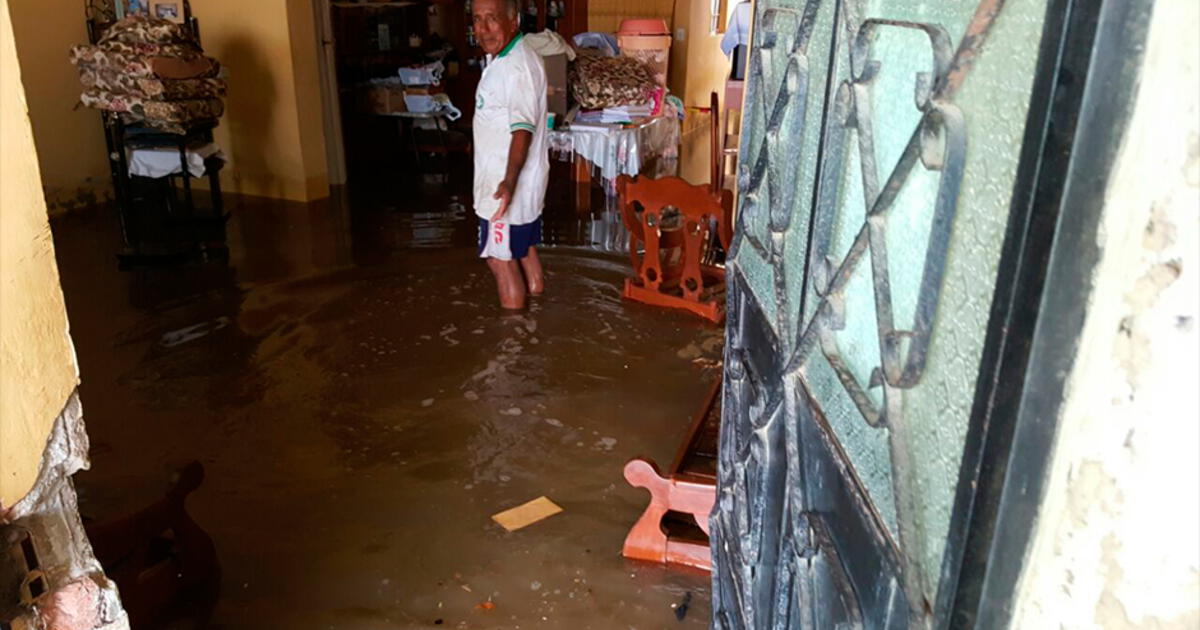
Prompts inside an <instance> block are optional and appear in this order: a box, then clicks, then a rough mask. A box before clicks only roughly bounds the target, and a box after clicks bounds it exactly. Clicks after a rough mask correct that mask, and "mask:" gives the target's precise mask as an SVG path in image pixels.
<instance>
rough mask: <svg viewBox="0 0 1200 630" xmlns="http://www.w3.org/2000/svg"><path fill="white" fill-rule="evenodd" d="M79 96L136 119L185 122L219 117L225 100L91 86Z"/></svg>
mask: <svg viewBox="0 0 1200 630" xmlns="http://www.w3.org/2000/svg"><path fill="white" fill-rule="evenodd" d="M80 100H81V101H83V104H84V105H87V106H88V107H92V108H95V109H103V110H107V111H110V112H120V113H124V114H132V115H133V116H134V117H136V118H137V119H145V120H160V121H165V122H170V123H179V124H184V125H186V124H189V123H192V122H195V121H200V120H211V119H214V118H220V117H221V114H224V113H225V103H224V102H222V101H221V99H219V98H205V99H193V100H187V101H158V100H152V99H146V98H142V97H138V96H129V95H122V94H113V93H112V92H105V91H103V90H98V89H96V88H91V89H89V90H87V91H86V92H84V93H83V94H82V95H81V96H80Z"/></svg>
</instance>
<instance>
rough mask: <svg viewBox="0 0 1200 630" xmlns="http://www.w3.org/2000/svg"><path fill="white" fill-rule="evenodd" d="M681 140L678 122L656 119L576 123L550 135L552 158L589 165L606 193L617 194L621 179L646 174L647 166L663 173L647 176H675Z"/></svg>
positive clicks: (663, 118) (663, 117)
mask: <svg viewBox="0 0 1200 630" xmlns="http://www.w3.org/2000/svg"><path fill="white" fill-rule="evenodd" d="M679 137H680V125H679V119H678V118H675V117H673V116H656V117H654V118H649V119H647V120H645V121H642V122H638V123H635V124H631V125H610V124H586V123H573V124H572V125H571V126H570V127H568V128H566V129H563V130H559V131H551V132H550V138H549V139H550V152H551V154H552V155H554V156H556V157H558V158H560V159H568V160H569V159H574V160H576V161H579V160H584V161H586V162H587V163H588V164H589V165H590V167H591V169H592V170H594V171H595V172H596V173H597V174H598V175H599V176H600V178H601V179H602V180H603V181H604V189H605V191H607V192H609V193H610V194H615V192H616V180H617V177H618V176H620V175H630V176H636V175H640V174H643V169H645V168H646V167H647V165H650V164H655V165H656V166H657V168H656V171H661V172H655V173H646V174H648V175H651V176H660V175H664V174H673V171H674V168H675V165H676V160H677V159H678V157H679ZM668 171H669V172H668Z"/></svg>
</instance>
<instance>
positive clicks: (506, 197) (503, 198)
mask: <svg viewBox="0 0 1200 630" xmlns="http://www.w3.org/2000/svg"><path fill="white" fill-rule="evenodd" d="M515 188H516V186H514V185H512V184H510V183H508V182H507V181H502V182H500V185H499V186H497V187H496V193H495V194H494V195H492V199H499V200H500V208H499V209H497V210H496V214H493V215H492V222H493V223H495V222H496V221H499V220H501V219H503V218H504V215H505V214H506V213H507V212H508V205H509V204H510V203H512V196H513V189H515Z"/></svg>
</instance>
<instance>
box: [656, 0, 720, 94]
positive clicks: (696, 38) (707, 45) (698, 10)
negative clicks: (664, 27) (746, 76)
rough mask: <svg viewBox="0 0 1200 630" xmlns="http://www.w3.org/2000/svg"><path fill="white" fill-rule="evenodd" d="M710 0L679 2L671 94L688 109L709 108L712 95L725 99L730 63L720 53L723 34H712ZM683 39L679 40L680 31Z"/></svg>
mask: <svg viewBox="0 0 1200 630" xmlns="http://www.w3.org/2000/svg"><path fill="white" fill-rule="evenodd" d="M710 12H711V5H710V2H709V0H677V1H676V3H675V12H674V24H675V27H674V34H675V40H674V41H673V42H672V43H671V73H670V77H669V84H670V87H671V92H672V93H673V94H675V95H676V96H678V97H679V98H681V99H683V104H684V105H686V106H688V107H708V106H709V95H710V94H711V93H712V92H716V93H717V96H718V97H719V98H721V99H722V100H723V99H724V95H725V79H726V78H727V77H728V76H729V68H730V62H729V59H728V58H726V57H725V53H723V52H721V37H722V36H721V35H720V34H716V35H714V34H712V33H711V32H710V27H711V26H712V19H711V14H710ZM681 29H682V30H683V31H684V33H683V34H684V37H683V38H682V39H681V38H680V37H679V34H680V33H679V31H680V30H681Z"/></svg>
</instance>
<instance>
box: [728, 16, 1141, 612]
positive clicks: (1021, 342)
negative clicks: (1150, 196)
mask: <svg viewBox="0 0 1200 630" xmlns="http://www.w3.org/2000/svg"><path fill="white" fill-rule="evenodd" d="M995 4H997V5H998V6H999V5H1002V4H1003V1H1002V0H1001V1H1000V2H998V3H995ZM1152 5H1153V2H1152V0H1102V1H1101V2H1095V1H1091V0H1051V1H1050V2H1049V3H1048V6H1047V17H1046V20H1045V23H1044V25H1043V31H1042V38H1041V42H1040V49H1039V51H1038V59H1037V64H1036V71H1035V79H1034V85H1033V90H1032V93H1031V96H1030V99H1031V100H1030V108H1029V112H1028V114H1027V119H1026V126H1025V131H1024V134H1025V135H1024V137H1023V141H1022V145H1021V149H1020V151H1021V155H1020V162H1019V166H1018V172H1017V176H1016V179H1015V182H1014V184H1013V198H1012V202H1011V206H1010V207H1011V210H1010V213H1009V218H1008V225H1007V229H1006V233H1005V237H1004V243H1003V247H1002V250H1001V257H1000V264H999V270H1000V272H999V274H998V277H997V281H996V286H995V289H994V292H993V301H992V305H991V311H990V314H989V319H988V324H987V327H986V333H985V334H986V337H985V345H984V349H983V354H982V357H981V360H980V373H979V375H978V378H977V381H976V387H975V397H974V403H973V406H972V410H971V414H970V418H969V425H968V433H967V439H966V444H965V447H964V452H963V460H962V467H961V469H960V476H959V479H958V483H957V486H956V491H955V503H954V507H953V512H952V517H951V522H950V529H949V534H948V540H947V546H946V552H945V554H944V556H943V564H942V568H941V573H940V577H939V584H938V588H937V591H936V593H937V599H936V601H935V602H932V604H933V605H932V609H931V610H929V611H928V612H929V614H928V616H927V617H926V619H925V621H926V622H928V623H929V624H930V625H932V626H934V627H937V628H975V627H979V628H1006V627H1007V626H1008V623H1009V621H1010V618H1011V613H1012V606H1013V603H1014V601H1015V597H1016V594H1017V590H1016V589H1017V582H1018V579H1019V578H1020V573H1021V570H1022V568H1023V560H1024V558H1025V555H1026V553H1027V551H1028V545H1029V542H1030V540H1031V539H1032V534H1033V532H1034V531H1035V529H1036V527H1037V516H1038V510H1039V507H1040V505H1041V499H1042V495H1043V486H1042V482H1043V477H1044V475H1045V472H1046V470H1047V468H1048V465H1049V458H1050V453H1051V448H1052V446H1053V442H1054V438H1055V435H1056V429H1057V416H1058V410H1059V407H1060V405H1061V403H1062V401H1063V395H1064V385H1065V383H1064V379H1065V375H1066V374H1068V373H1069V367H1070V366H1071V364H1072V363H1073V361H1074V358H1075V356H1076V351H1077V344H1078V341H1079V334H1080V332H1081V330H1082V321H1083V317H1084V314H1085V311H1086V307H1087V303H1088V298H1089V294H1090V291H1091V284H1090V278H1091V273H1092V271H1093V269H1094V267H1095V265H1096V263H1097V260H1098V256H1099V253H1098V251H1097V246H1096V243H1097V239H1096V234H1097V228H1098V224H1099V218H1100V214H1101V211H1102V209H1103V202H1104V194H1105V190H1106V183H1107V179H1108V175H1109V172H1110V171H1111V168H1112V165H1113V163H1114V160H1115V156H1116V153H1117V150H1118V148H1119V145H1120V142H1121V139H1122V137H1123V130H1124V128H1125V125H1126V122H1127V120H1128V116H1129V113H1130V110H1131V108H1132V95H1133V92H1134V87H1135V86H1136V83H1137V71H1138V70H1137V69H1138V68H1139V66H1140V64H1138V63H1137V61H1138V59H1139V58H1140V55H1141V46H1142V44H1143V42H1144V40H1145V37H1146V33H1147V25H1148V17H1149V15H1150V12H1151V8H1152ZM756 14H757V12H756ZM755 41H757V40H755ZM737 293H738V292H737V291H735V290H731V291H730V296H731V300H733V299H737ZM1042 314H1045V316H1044V317H1043V316H1042ZM730 325H731V326H734V325H737V321H736V320H735V319H731V320H730ZM767 341H768V340H755V342H764V343H765V342H767ZM729 364H730V360H728V359H727V366H728V365H729ZM737 365H742V362H737ZM751 367H752V366H749V365H748V364H747V365H742V367H741V368H737V367H736V366H735V369H743V370H746V369H751ZM728 369H729V368H728V367H727V370H728ZM727 394H728V392H727ZM726 400H729V398H728V397H727V398H726ZM723 447H724V445H723ZM815 529H816V530H818V531H817V533H816V535H817V536H818V537H819V534H820V532H819V529H820V527H816V528H815ZM715 544H716V541H715V538H714V545H715ZM713 551H714V560H715V561H719V560H718V558H719V554H718V553H717V552H718V550H717V549H716V547H715V546H714V550H713ZM819 555H820V553H818V556H819ZM830 560H832V561H833V563H834V564H839V563H842V562H844V560H841V559H839V558H837V556H836V554H834V557H833V558H826V562H829V561H830ZM837 571H838V569H835V573H836V572H837ZM841 571H842V572H843V573H844V571H845V568H844V567H842V568H841ZM834 577H835V581H836V578H837V576H836V575H835V576H834ZM718 587H719V585H718V584H716V583H714V589H716V588H718ZM714 623H716V624H717V627H722V626H721V625H720V620H719V619H716V618H714ZM922 625H923V624H922Z"/></svg>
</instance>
